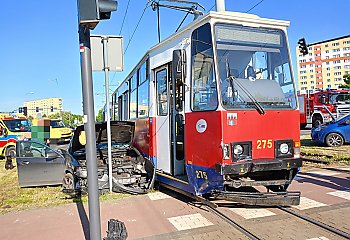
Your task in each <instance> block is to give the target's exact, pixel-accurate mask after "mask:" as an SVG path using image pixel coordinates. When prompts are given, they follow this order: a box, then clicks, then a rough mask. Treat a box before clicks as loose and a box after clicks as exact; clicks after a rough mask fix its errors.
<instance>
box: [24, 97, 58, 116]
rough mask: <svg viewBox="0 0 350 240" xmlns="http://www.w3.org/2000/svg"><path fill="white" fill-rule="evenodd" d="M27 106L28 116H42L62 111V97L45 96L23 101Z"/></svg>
mask: <svg viewBox="0 0 350 240" xmlns="http://www.w3.org/2000/svg"><path fill="white" fill-rule="evenodd" d="M23 106H24V107H27V113H28V117H29V116H32V117H34V118H35V117H40V116H41V117H42V116H44V115H46V116H49V115H52V114H55V113H59V114H61V112H62V110H63V109H62V98H45V99H39V100H33V101H26V102H24V103H23Z"/></svg>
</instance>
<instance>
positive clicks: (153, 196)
mask: <svg viewBox="0 0 350 240" xmlns="http://www.w3.org/2000/svg"><path fill="white" fill-rule="evenodd" d="M147 196H148V197H149V199H151V200H152V201H155V200H160V199H167V198H171V197H170V196H169V195H167V194H165V193H162V192H152V193H148V194H147Z"/></svg>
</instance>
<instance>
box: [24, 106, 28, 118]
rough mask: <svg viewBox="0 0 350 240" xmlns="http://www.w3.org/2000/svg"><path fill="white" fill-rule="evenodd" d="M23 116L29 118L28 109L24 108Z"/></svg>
mask: <svg viewBox="0 0 350 240" xmlns="http://www.w3.org/2000/svg"><path fill="white" fill-rule="evenodd" d="M23 114H24V116H28V111H27V107H23Z"/></svg>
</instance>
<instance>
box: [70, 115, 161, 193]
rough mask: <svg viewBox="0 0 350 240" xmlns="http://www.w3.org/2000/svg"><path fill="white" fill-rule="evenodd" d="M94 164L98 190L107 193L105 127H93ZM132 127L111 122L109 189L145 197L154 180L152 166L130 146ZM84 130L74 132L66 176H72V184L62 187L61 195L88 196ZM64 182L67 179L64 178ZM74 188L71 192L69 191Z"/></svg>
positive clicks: (127, 124)
mask: <svg viewBox="0 0 350 240" xmlns="http://www.w3.org/2000/svg"><path fill="white" fill-rule="evenodd" d="M95 130H96V156H97V158H96V162H97V168H98V186H99V190H100V191H108V189H109V173H108V144H107V124H106V122H103V123H96V125H95ZM134 130H135V123H134V122H126V121H111V142H112V149H111V153H112V182H113V186H112V189H113V191H115V192H127V193H131V194H139V193H147V192H148V191H149V190H150V189H151V188H152V187H153V182H154V179H155V168H154V165H153V163H152V162H151V161H150V160H149V159H148V158H146V157H144V156H142V155H141V154H140V152H139V151H138V150H137V149H136V148H134V147H133V146H131V144H132V141H133V137H134ZM85 143H86V139H85V131H84V126H83V125H81V126H78V127H77V128H76V130H75V131H74V134H73V137H72V140H71V142H70V145H69V148H68V153H69V155H70V159H71V163H70V164H68V165H67V166H70V169H69V170H68V171H67V172H68V173H72V174H73V181H74V182H73V184H71V185H68V184H65V185H64V190H63V191H64V192H66V193H77V192H83V193H84V192H87V187H88V185H87V174H88V172H87V166H86V165H87V161H86V155H85ZM66 177H67V179H66V180H65V182H68V181H69V177H70V176H66ZM71 187H73V189H72V188H71Z"/></svg>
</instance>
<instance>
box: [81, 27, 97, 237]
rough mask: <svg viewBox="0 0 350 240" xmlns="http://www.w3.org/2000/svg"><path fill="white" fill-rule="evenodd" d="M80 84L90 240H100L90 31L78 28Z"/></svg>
mask: <svg viewBox="0 0 350 240" xmlns="http://www.w3.org/2000/svg"><path fill="white" fill-rule="evenodd" d="M79 43H80V61H81V82H82V89H83V109H84V129H85V133H86V145H85V153H86V163H87V170H88V186H89V187H88V203H89V223H90V239H91V240H101V220H100V203H99V192H98V180H97V178H98V176H97V162H96V136H95V114H94V94H93V84H92V68H91V49H90V48H91V47H90V29H89V28H86V27H84V26H79Z"/></svg>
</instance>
